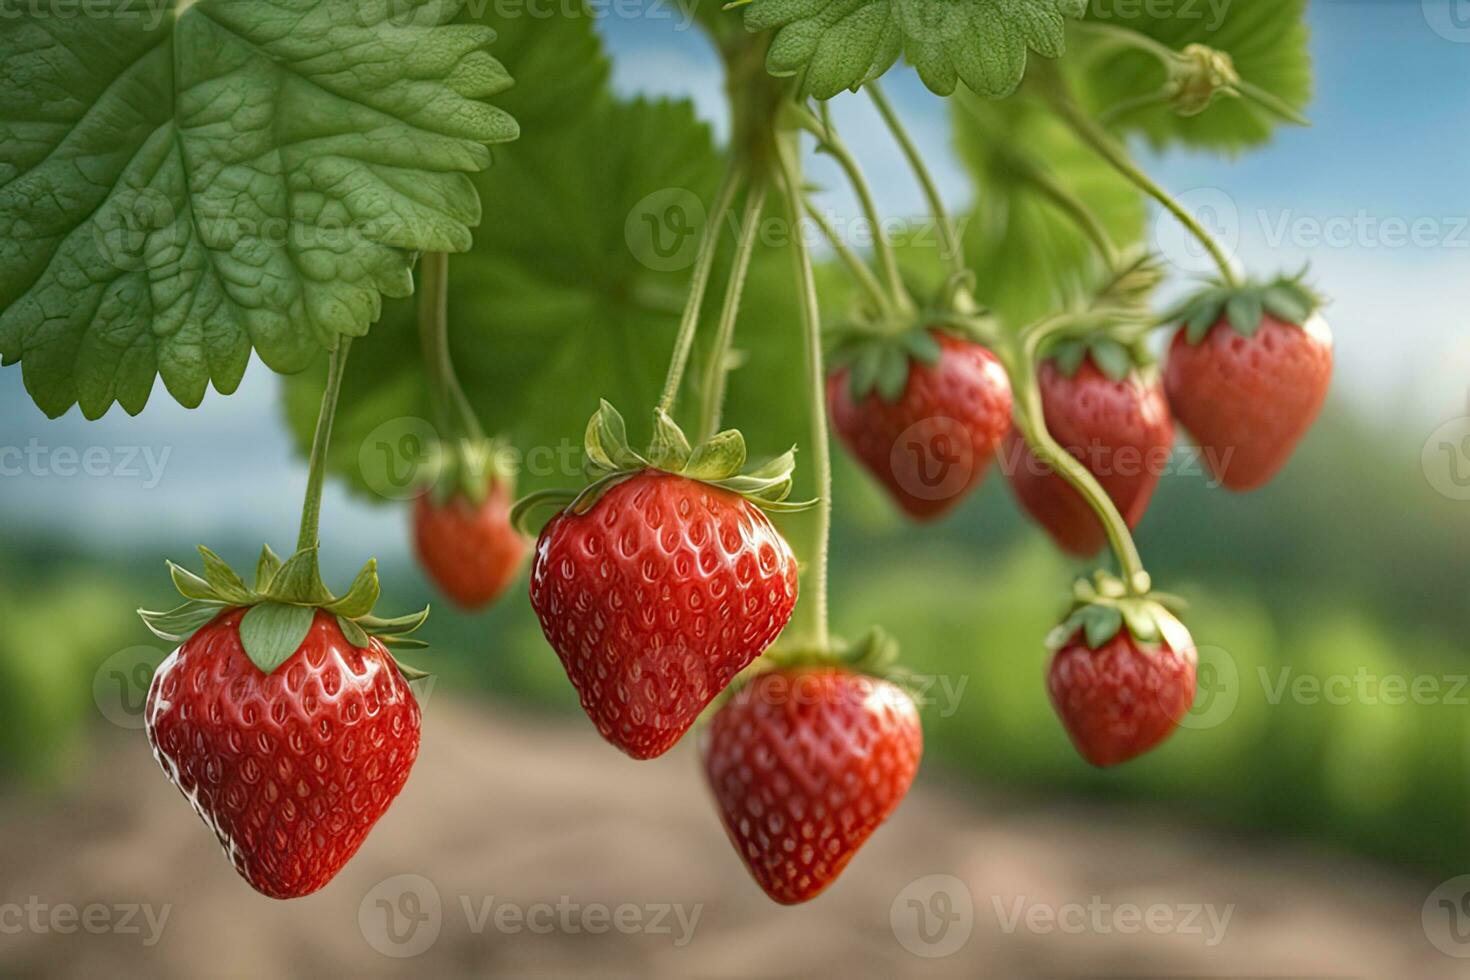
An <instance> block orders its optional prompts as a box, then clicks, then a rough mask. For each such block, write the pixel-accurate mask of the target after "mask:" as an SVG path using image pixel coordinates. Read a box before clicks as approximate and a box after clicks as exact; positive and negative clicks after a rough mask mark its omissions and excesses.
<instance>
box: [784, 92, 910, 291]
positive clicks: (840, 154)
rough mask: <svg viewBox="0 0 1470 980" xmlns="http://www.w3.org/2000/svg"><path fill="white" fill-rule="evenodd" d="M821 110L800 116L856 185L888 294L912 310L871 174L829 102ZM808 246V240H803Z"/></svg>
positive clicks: (819, 143) (822, 148)
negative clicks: (860, 163) (865, 172)
mask: <svg viewBox="0 0 1470 980" xmlns="http://www.w3.org/2000/svg"><path fill="white" fill-rule="evenodd" d="M819 111H820V112H821V117H820V119H819V118H818V117H816V116H814V115H813V114H812V113H811V112H803V113H801V114H800V115H799V117H798V118H800V120H801V124H802V127H803V128H804V129H806V131H807V132H809V133H811V134H812V135H813V136H815V137H816V139H817V148H818V149H819V150H821V151H822V152H824V153H826V154H827V155H828V156H830V157H832V159H834V160H836V161H837V164H838V166H840V167H841V168H842V172H843V173H844V174H846V175H847V182H848V183H849V184H851V185H852V190H853V193H855V194H856V195H857V198H858V202H859V203H860V204H861V205H862V209H863V215H864V217H866V218H867V221H868V227H869V228H871V229H872V232H873V251H874V252H876V253H877V256H878V264H879V266H881V267H882V269H883V276H884V278H885V279H886V280H887V281H888V295H889V299H890V302H891V304H892V306H893V307H894V308H896V309H898V310H899V311H900V312H903V313H912V312H913V306H914V303H913V300H912V299H910V298H909V292H908V289H907V287H905V286H904V284H903V276H901V275H900V274H899V271H898V259H897V258H896V257H895V256H894V253H893V246H892V245H891V244H890V243H889V241H888V236H887V235H886V234H884V232H883V219H882V218H881V217H880V216H879V214H878V205H877V202H876V201H874V199H873V191H872V188H870V187H869V186H868V181H867V178H866V177H864V176H863V171H862V168H861V167H860V166H858V162H857V159H856V158H855V157H853V155H852V153H851V152H850V151H849V150H848V149H847V144H845V143H843V142H842V137H840V136H838V135H837V129H836V127H834V126H833V125H832V114H831V112H830V110H829V109H828V107H827V105H826V104H825V103H823V105H822V107H821V109H820V110H819ZM783 166H784V164H783ZM799 199H800V198H798V200H799ZM796 220H798V221H799V220H800V214H798V215H797V218H796ZM804 248H805V243H803V249H804Z"/></svg>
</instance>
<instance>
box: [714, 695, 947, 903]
mask: <svg viewBox="0 0 1470 980" xmlns="http://www.w3.org/2000/svg"><path fill="white" fill-rule="evenodd" d="M702 749H703V756H704V767H705V775H706V776H707V778H708V780H709V785H710V789H711V790H712V792H713V793H714V797H715V802H716V804H717V806H718V807H719V811H720V819H721V820H722V822H723V823H724V825H725V832H726V833H727V834H728V835H729V837H730V842H731V843H732V844H733V845H734V846H735V850H736V851H737V852H738V853H739V855H740V858H741V860H743V861H744V862H745V866H746V867H747V868H748V869H749V870H750V873H751V876H752V877H754V878H755V881H756V884H758V885H760V886H761V888H762V889H764V890H765V893H766V894H767V895H769V896H770V897H771V898H773V899H774V900H776V901H777V902H780V903H781V904H783V905H794V904H797V903H798V902H806V901H809V900H811V899H813V898H815V897H817V896H818V895H819V894H821V893H822V892H823V891H824V890H825V889H826V888H827V887H828V886H829V885H831V884H832V882H834V881H835V880H836V879H837V877H838V875H840V874H842V870H843V869H844V868H845V867H847V863H848V862H849V861H851V860H852V858H853V855H855V854H856V853H857V851H858V848H860V847H862V846H863V843H864V842H865V841H867V839H868V838H869V837H870V836H872V834H873V831H875V830H877V829H878V827H879V825H881V824H882V823H883V821H884V820H886V819H887V818H888V815H889V814H891V813H892V812H893V811H894V809H896V808H897V807H898V805H899V803H900V802H902V800H903V798H904V796H905V795H906V794H907V793H908V790H909V786H910V785H911V784H912V783H913V781H914V773H915V772H916V771H917V770H918V768H919V756H920V754H921V753H922V751H923V732H922V730H921V729H920V727H919V713H918V709H917V708H916V707H915V706H914V702H913V699H912V698H910V697H909V696H908V694H907V693H905V692H904V691H903V690H902V689H901V688H899V687H897V686H896V685H894V684H892V683H890V682H888V681H885V680H881V679H878V678H875V677H870V676H868V675H866V674H860V673H853V672H851V671H848V670H845V669H841V668H835V667H797V668H782V669H777V670H772V671H768V672H766V673H764V674H761V675H759V676H758V677H756V678H755V679H754V680H752V681H751V682H750V683H749V684H747V685H746V686H745V687H743V688H742V689H741V690H740V691H738V692H737V693H736V694H735V696H734V697H732V698H731V699H730V700H729V701H728V702H727V703H726V704H725V705H724V706H723V707H721V708H720V710H719V712H718V713H717V714H716V715H715V716H714V718H713V720H712V721H711V722H710V725H709V728H708V729H707V730H706V731H705V732H704V734H703V737H702Z"/></svg>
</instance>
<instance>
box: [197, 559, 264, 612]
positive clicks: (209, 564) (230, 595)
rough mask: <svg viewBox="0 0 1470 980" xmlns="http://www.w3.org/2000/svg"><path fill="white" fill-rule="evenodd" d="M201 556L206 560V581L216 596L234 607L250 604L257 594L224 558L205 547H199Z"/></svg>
mask: <svg viewBox="0 0 1470 980" xmlns="http://www.w3.org/2000/svg"><path fill="white" fill-rule="evenodd" d="M199 554H200V555H201V556H202V557H203V558H204V580H205V581H206V582H208V583H209V587H210V589H212V590H213V592H214V594H215V595H216V596H218V597H219V598H220V599H221V600H222V601H224V602H228V603H231V604H232V605H244V604H246V603H248V602H250V600H251V598H252V597H253V596H254V595H255V593H254V592H252V591H251V590H250V588H249V587H248V586H247V585H246V584H245V580H244V579H242V578H241V577H240V576H239V575H236V574H235V570H234V569H233V568H231V567H230V566H229V565H228V564H226V563H225V560H224V559H223V558H221V557H220V556H219V555H217V554H215V553H214V552H212V551H210V550H209V549H208V548H206V547H204V545H200V546H199Z"/></svg>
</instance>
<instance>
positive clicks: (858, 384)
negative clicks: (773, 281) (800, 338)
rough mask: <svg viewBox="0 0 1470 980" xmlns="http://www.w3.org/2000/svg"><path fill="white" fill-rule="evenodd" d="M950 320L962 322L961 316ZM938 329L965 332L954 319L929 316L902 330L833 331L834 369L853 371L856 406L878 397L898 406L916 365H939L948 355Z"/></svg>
mask: <svg viewBox="0 0 1470 980" xmlns="http://www.w3.org/2000/svg"><path fill="white" fill-rule="evenodd" d="M950 319H954V320H955V321H956V323H958V322H959V320H958V318H957V317H952V318H950ZM918 324H923V325H918ZM936 330H939V331H943V332H947V333H958V332H959V329H958V327H951V325H950V322H949V319H945V320H943V322H940V321H939V320H934V321H932V322H931V320H930V319H929V318H926V317H921V318H919V319H918V320H917V321H916V323H915V325H913V326H908V327H901V328H898V329H895V328H894V325H893V324H891V323H872V322H868V321H865V320H857V321H852V322H849V323H844V324H842V325H840V326H837V327H834V328H832V329H831V330H829V331H828V334H827V347H828V354H827V360H828V369H829V370H832V371H839V370H842V369H844V368H846V369H847V392H848V395H849V396H850V397H851V398H852V400H853V401H855V402H860V401H862V400H864V399H865V398H867V397H868V396H869V395H873V394H876V395H877V396H878V397H879V398H880V399H882V400H883V401H885V402H888V403H889V404H892V403H893V402H896V401H898V400H899V399H900V398H902V397H903V393H904V390H905V389H906V388H907V387H908V381H909V370H910V368H911V367H912V366H913V365H914V364H936V363H938V362H939V359H940V357H942V356H943V354H944V349H943V348H942V347H941V346H940V343H939V340H938V339H937V338H936V337H935V336H934V331H936ZM966 339H969V338H966Z"/></svg>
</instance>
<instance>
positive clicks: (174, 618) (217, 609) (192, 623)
mask: <svg viewBox="0 0 1470 980" xmlns="http://www.w3.org/2000/svg"><path fill="white" fill-rule="evenodd" d="M226 608H227V607H226V606H225V605H224V604H223V603H218V602H198V601H191V602H186V603H184V604H183V605H182V606H178V607H177V608H174V609H170V610H168V611H167V612H149V611H148V610H146V609H139V610H138V615H139V616H141V617H142V619H143V624H144V625H145V626H147V627H148V629H149V630H150V631H152V633H153V635H154V636H156V637H158V638H159V639H160V640H165V641H167V642H169V643H182V642H184V641H185V640H187V639H188V638H189V637H190V636H192V635H193V634H194V632H195V631H196V630H198V629H199V628H200V627H202V626H203V625H204V624H205V623H208V622H209V621H210V620H212V619H214V618H215V617H216V616H218V615H219V614H220V613H221V612H223V611H224V610H225V609H226Z"/></svg>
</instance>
